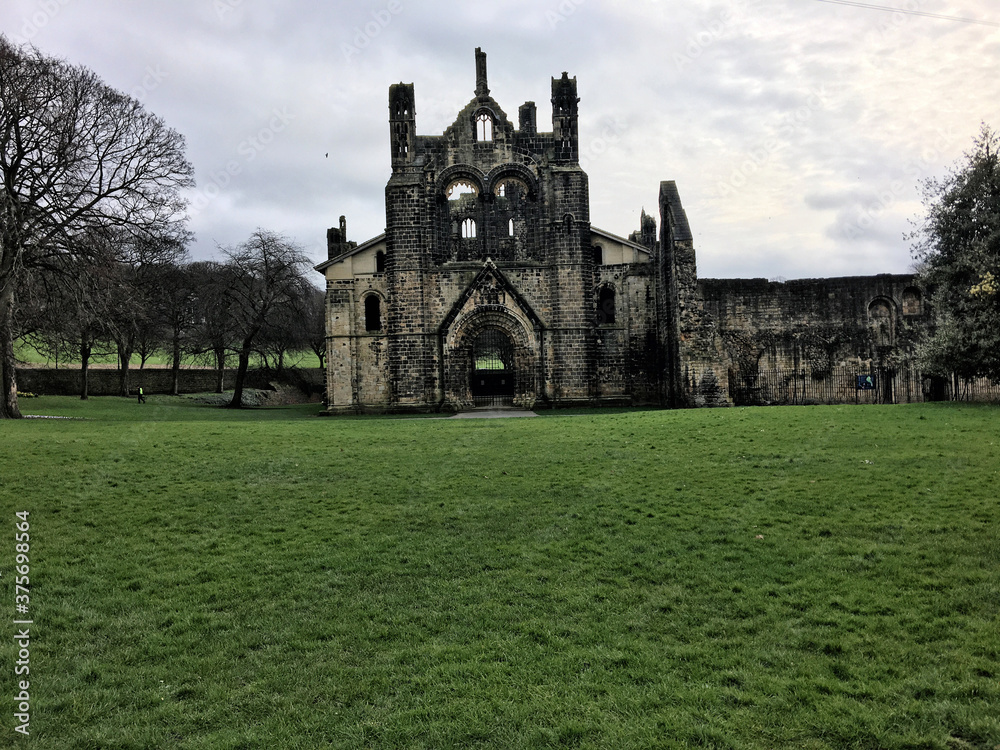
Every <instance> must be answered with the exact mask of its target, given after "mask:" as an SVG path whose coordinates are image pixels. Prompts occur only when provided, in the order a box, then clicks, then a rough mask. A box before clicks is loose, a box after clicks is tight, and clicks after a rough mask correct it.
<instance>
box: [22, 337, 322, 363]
mask: <svg viewBox="0 0 1000 750" xmlns="http://www.w3.org/2000/svg"><path fill="white" fill-rule="evenodd" d="M14 356H15V358H16V359H17V361H18V362H22V363H24V364H26V365H29V366H33V367H55V366H56V361H55V359H54V358H52V357H48V356H46V355H44V354H41V353H40V352H39V351H38V350H37V349H35V348H34V347H31V346H27V345H25V344H24V343H23V342H21V341H18V342H15V344H14ZM139 363H140V357H139V355H138V354H133V355H132V359H131V361H130V363H129V366H130V367H135V368H138V367H139ZM172 363H173V359H172V358H171V357H170V356H169V355H167V354H164V353H162V352H157V353H156V354H154V355H153V356H152V357H150V358H149V359H147V360H146V367H170V366H171V365H172ZM237 364H238V361H237V357H236V355H232V356H231V357H230V358H229V363H228V366H229V367H231V368H233V369H236V367H237ZM58 365H59V368H60V369H79V367H80V357H79V353H76V354H74V353H73V352H70V351H67V352H66V354H65V356H63V357H61V358H60V360H59V362H58ZM91 365H93V366H95V367H101V366H108V365H113V366H114V367H117V366H118V357H117V356H116V355H114V354H108V355H103V356H95V357H93V358H91ZM260 365H261V360H260V357H259V356H257V355H254V356H253V357H252V358H251V361H250V366H251V367H260ZM195 366H197V367H214V363H213V362H211V361H209V360H207V359H203V360H202V361H197V360H195V359H194V358H192V357H186V358H184V360H183V361H182V367H195ZM285 366H286V367H303V368H305V367H319V357H317V356H316V355H315V354H314V353H312V352H292V353H290V354H289V355H288V356H287V357H286V359H285Z"/></svg>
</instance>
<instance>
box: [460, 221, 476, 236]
mask: <svg viewBox="0 0 1000 750" xmlns="http://www.w3.org/2000/svg"><path fill="white" fill-rule="evenodd" d="M475 236H476V220H475V219H466V220H465V221H463V222H462V239H463V240H471V239H475Z"/></svg>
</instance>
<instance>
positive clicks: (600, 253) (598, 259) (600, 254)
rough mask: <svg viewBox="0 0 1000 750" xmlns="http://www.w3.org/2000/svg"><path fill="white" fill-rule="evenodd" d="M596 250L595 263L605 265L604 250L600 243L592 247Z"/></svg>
mask: <svg viewBox="0 0 1000 750" xmlns="http://www.w3.org/2000/svg"><path fill="white" fill-rule="evenodd" d="M592 250H593V251H594V265H595V266H603V265H604V250H603V249H602V248H601V246H600V245H594V247H593V248H592Z"/></svg>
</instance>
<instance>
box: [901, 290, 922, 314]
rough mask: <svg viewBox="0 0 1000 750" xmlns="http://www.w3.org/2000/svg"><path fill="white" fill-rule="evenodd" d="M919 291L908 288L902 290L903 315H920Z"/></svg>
mask: <svg viewBox="0 0 1000 750" xmlns="http://www.w3.org/2000/svg"><path fill="white" fill-rule="evenodd" d="M920 312H921V306H920V290H919V289H916V288H914V287H909V288H908V289H904V290H903V315H920Z"/></svg>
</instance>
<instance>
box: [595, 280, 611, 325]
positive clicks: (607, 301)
mask: <svg viewBox="0 0 1000 750" xmlns="http://www.w3.org/2000/svg"><path fill="white" fill-rule="evenodd" d="M614 322H615V290H614V289H612V288H611V287H609V286H602V287H601V288H600V290H599V291H598V292H597V325H600V326H605V325H613V324H614Z"/></svg>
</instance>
